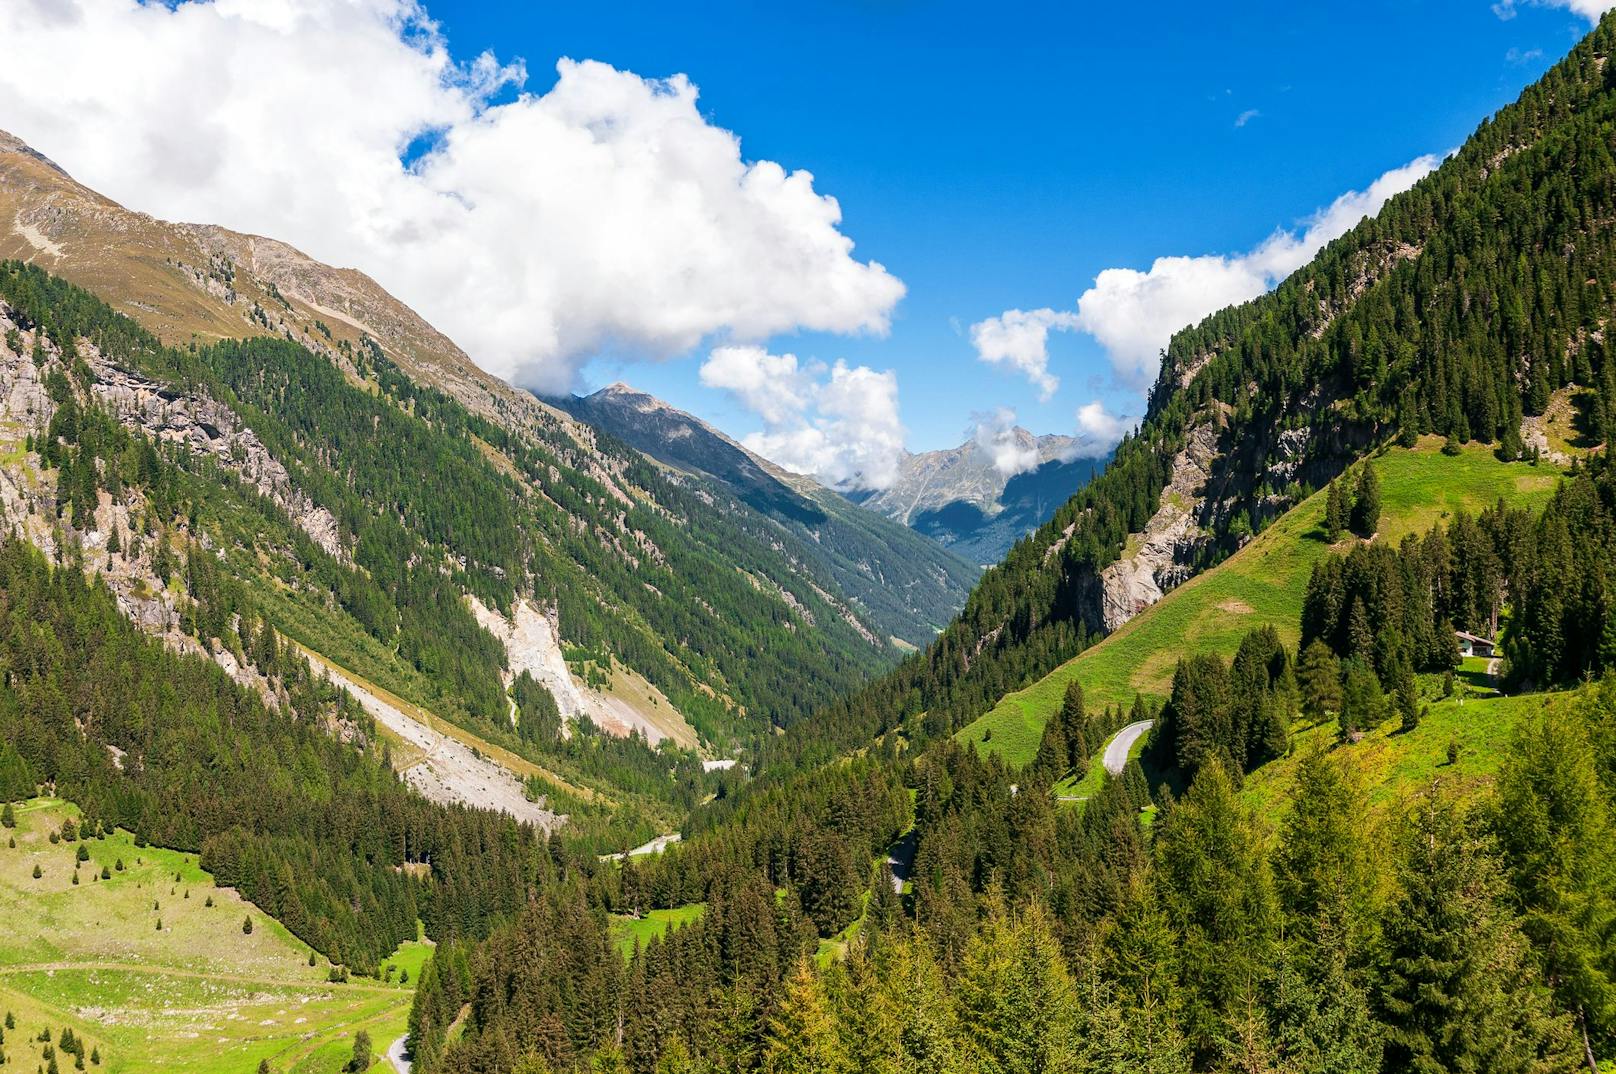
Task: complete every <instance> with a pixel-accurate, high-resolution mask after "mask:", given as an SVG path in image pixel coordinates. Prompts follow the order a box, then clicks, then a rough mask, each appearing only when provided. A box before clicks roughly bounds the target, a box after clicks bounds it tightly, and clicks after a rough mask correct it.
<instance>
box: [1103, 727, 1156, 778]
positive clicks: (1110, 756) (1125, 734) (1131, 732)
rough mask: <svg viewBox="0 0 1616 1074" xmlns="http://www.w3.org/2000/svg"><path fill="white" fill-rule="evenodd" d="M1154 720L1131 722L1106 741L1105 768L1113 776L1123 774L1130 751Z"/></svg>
mask: <svg viewBox="0 0 1616 1074" xmlns="http://www.w3.org/2000/svg"><path fill="white" fill-rule="evenodd" d="M1154 722H1155V721H1154V720H1140V721H1139V722H1137V723H1131V724H1129V725H1128V726H1127V727H1124V728H1123V729H1122V730H1120V731H1118V732H1117V733H1116V736H1115V737H1114V738H1112V739H1111V741H1110V742H1108V743H1106V746H1105V770H1106V771H1107V772H1109V773H1111V774H1112V775H1113V776H1120V775H1122V770H1123V769H1124V768H1125V767H1127V764H1128V753H1129V751H1131V750H1132V749H1133V744H1134V743H1135V742H1138V741H1139V736H1140V735H1143V734H1144V733H1145V732H1146V731H1148V730H1150V725H1151V724H1152V723H1154Z"/></svg>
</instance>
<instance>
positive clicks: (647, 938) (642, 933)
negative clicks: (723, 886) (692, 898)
mask: <svg viewBox="0 0 1616 1074" xmlns="http://www.w3.org/2000/svg"><path fill="white" fill-rule="evenodd" d="M706 912H707V904H706V903H704V902H693V903H689V904H687V905H685V906H675V907H674V908H673V909H671V910H647V911H646V912H645V913H644V914H643V915H641V916H639V917H634V916H633V915H631V914H613V915H612V926H611V927H612V939H614V940H616V941H617V946H618V949H619V950H621V951H622V952H623V957H624V958H628V957H629V956H630V955H632V954H633V953H634V948H635V947H644V946H645V945H646V944H648V943H650V942H651V941H652V940H653V939H654V938H657V937H661V936H666V935H667V934H668V933H669V932H672V931H673V930H674V929H676V928H679V927H680V926H682V925H688V924H690V923H691V922H692V921H698V920H700V918H701V916H702V915H703V914H705V913H706Z"/></svg>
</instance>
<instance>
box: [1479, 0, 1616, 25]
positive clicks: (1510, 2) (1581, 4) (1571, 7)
mask: <svg viewBox="0 0 1616 1074" xmlns="http://www.w3.org/2000/svg"><path fill="white" fill-rule="evenodd" d="M1524 2H1525V3H1528V4H1532V5H1534V6H1536V7H1558V8H1564V9H1566V10H1567V11H1570V12H1573V13H1575V14H1577V15H1581V16H1582V17H1583V18H1585V19H1587V20H1588V21H1589V22H1598V21H1599V18H1600V16H1601V15H1603V14H1604V13H1605V12H1607V11H1609V10H1610V9H1611V8H1613V7H1616V0H1524ZM1517 6H1518V3H1517V0H1498V2H1497V3H1495V4H1493V14H1494V15H1497V16H1498V17H1499V18H1500V19H1503V20H1505V21H1506V22H1507V21H1508V20H1510V19H1513V18H1514V17H1515V14H1516V8H1517Z"/></svg>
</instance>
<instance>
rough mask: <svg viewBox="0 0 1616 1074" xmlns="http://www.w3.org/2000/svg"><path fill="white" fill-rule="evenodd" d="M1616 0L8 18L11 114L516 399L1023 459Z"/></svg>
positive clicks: (868, 458) (232, 9)
mask: <svg viewBox="0 0 1616 1074" xmlns="http://www.w3.org/2000/svg"><path fill="white" fill-rule="evenodd" d="M1612 3H1616V0H1451V2H1445V3H1434V2H1422V0H1399V2H1385V0H1369V2H1360V3H1355V4H1350V5H1345V4H1307V3H1303V4H1297V3H1294V2H1290V3H1277V2H1267V0H1263V2H1257V3H1252V2H1244V3H1239V4H1233V5H1221V6H1220V5H1204V4H1193V5H1192V4H1181V3H1167V4H1161V3H1158V4H1149V5H1123V6H1120V7H1119V6H1116V5H1107V6H1091V5H1076V4H1060V5H1056V4H1050V5H1031V4H1019V3H998V4H991V5H988V4H981V3H960V2H953V0H948V2H942V0H939V2H929V3H923V2H919V0H891V2H878V0H823V2H820V3H817V4H811V5H785V4H767V3H707V4H701V5H675V4H667V3H665V2H664V3H647V2H638V0H635V2H629V3H614V4H607V3H595V4H545V3H525V2H524V3H515V2H511V3H490V2H486V0H484V2H478V3H470V2H462V0H252V2H250V3H247V2H242V0H184V2H174V0H137V2H135V3H131V2H130V0H52V3H49V4H27V3H24V4H6V3H0V40H28V41H30V42H31V47H30V48H29V49H27V50H22V51H20V52H17V53H15V54H14V55H11V56H8V62H7V63H6V64H4V65H0V128H4V129H6V130H9V131H11V132H12V133H14V134H16V135H18V136H19V137H22V138H23V139H25V140H27V141H29V142H30V143H32V144H33V145H34V146H35V147H36V148H38V149H40V150H41V151H42V152H45V153H46V154H47V155H49V156H51V157H52V158H53V159H55V160H57V161H59V162H60V163H61V164H62V165H63V166H64V167H66V168H67V169H68V170H69V171H70V172H71V173H72V174H74V175H75V176H77V177H78V178H80V179H81V180H83V181H84V182H86V183H87V184H88V185H90V186H92V187H94V188H95V189H97V190H99V191H101V192H102V193H105V194H107V195H109V196H111V197H113V198H116V199H118V200H119V201H121V202H123V203H124V204H126V205H129V206H131V207H133V208H136V209H141V210H144V211H146V212H150V213H153V214H155V215H158V216H162V217H166V218H169V219H182V220H190V221H200V222H207V223H217V224H221V225H224V226H226V227H231V228H235V229H237V230H242V231H248V232H253V233H257V234H264V235H271V236H274V237H276V238H281V239H284V240H286V241H288V242H291V243H293V244H294V245H296V246H299V247H300V248H302V249H304V250H305V251H306V252H308V253H310V254H311V255H313V256H315V257H316V258H319V259H320V260H323V261H327V262H330V263H333V264H338V265H344V266H353V267H357V268H359V269H362V270H364V271H365V272H367V273H369V274H370V275H372V276H373V277H375V278H376V279H377V280H378V281H379V282H380V283H381V284H382V285H383V286H385V287H387V288H388V289H389V290H391V291H392V292H393V293H394V294H396V295H397V296H398V297H400V298H401V299H403V300H404V301H405V302H407V303H408V304H410V305H411V306H412V307H414V308H415V309H416V310H417V311H418V312H420V313H421V314H423V315H424V316H425V317H426V318H427V319H428V320H429V321H431V322H432V323H433V324H434V325H436V326H437V327H438V328H440V329H442V330H443V331H445V332H446V333H447V334H448V335H449V336H450V337H452V338H453V339H454V340H455V341H456V342H457V343H459V344H460V345H461V346H462V347H463V348H464V349H465V350H466V351H467V352H468V353H469V354H470V355H471V357H472V358H473V360H475V361H477V362H478V363H479V364H481V365H482V366H483V367H484V368H486V369H489V370H490V371H492V372H495V373H497V374H499V375H501V376H505V377H507V378H509V379H511V380H512V381H514V382H516V383H518V384H522V385H524V386H528V387H533V388H535V389H536V390H541V391H547V392H556V391H560V390H564V389H566V388H569V387H572V388H580V387H581V388H586V389H587V388H589V387H599V386H602V385H604V384H606V383H608V382H609V381H611V380H614V379H625V380H628V381H629V382H631V383H633V384H635V385H637V386H639V387H642V388H645V389H647V390H649V391H652V392H654V393H656V394H658V395H660V396H662V397H664V398H666V399H668V400H670V401H671V402H673V403H674V404H676V405H678V406H681V407H684V408H686V409H688V410H691V411H694V412H695V413H697V414H699V415H701V416H703V417H706V418H708V419H709V420H711V421H713V422H714V423H715V424H716V425H718V426H719V427H720V428H722V429H724V430H725V431H727V432H730V433H731V434H733V435H736V436H737V437H744V438H746V442H747V443H748V444H749V445H751V446H753V447H755V448H756V449H757V450H759V451H761V452H763V453H765V454H768V455H770V457H772V458H775V459H776V460H777V461H781V462H784V463H786V464H787V465H791V466H793V467H795V468H798V469H801V470H803V471H805V472H812V473H816V474H818V475H819V476H820V477H821V478H822V479H824V480H827V481H830V482H836V483H844V484H865V485H880V484H881V483H882V482H883V481H885V480H890V478H891V476H892V474H893V472H894V467H895V464H896V459H897V457H898V453H899V452H900V451H901V450H902V448H903V447H905V446H907V447H909V448H911V449H915V450H925V449H930V448H937V447H945V446H952V445H954V444H957V443H959V442H960V441H961V439H962V438H964V437H965V436H966V435H967V432H968V430H975V431H976V435H978V437H979V438H980V439H985V440H986V441H987V442H989V443H991V444H993V445H994V446H995V448H996V450H995V455H996V457H1000V458H1003V459H1005V460H1007V465H1010V466H1016V465H1025V464H1026V461H1025V456H1024V455H1017V454H1016V453H1014V452H1009V453H1005V454H1001V453H1000V452H999V451H998V450H997V448H998V447H999V446H1001V442H999V441H995V440H993V438H992V435H991V434H992V433H993V432H994V430H995V429H999V430H1002V428H1003V427H1004V426H1005V423H1006V422H1007V415H1008V413H1009V412H1010V411H1012V410H1013V411H1014V413H1015V415H1016V416H1017V418H1018V419H1019V421H1020V423H1021V424H1023V425H1025V426H1026V427H1028V428H1030V429H1032V430H1033V431H1035V432H1040V433H1044V432H1062V433H1070V432H1073V431H1077V430H1079V429H1082V430H1084V431H1085V432H1086V433H1088V434H1089V435H1092V436H1096V437H1098V438H1099V439H1100V440H1101V441H1102V442H1104V441H1105V439H1106V438H1107V437H1109V436H1115V435H1118V434H1119V432H1120V429H1121V428H1122V424H1121V423H1120V422H1119V421H1118V419H1119V418H1120V417H1122V416H1125V415H1136V414H1138V413H1139V411H1140V410H1141V409H1142V401H1143V388H1142V385H1143V384H1145V383H1148V381H1149V379H1150V377H1151V375H1152V373H1153V371H1154V364H1155V363H1154V357H1155V354H1156V353H1157V349H1158V348H1159V346H1160V345H1161V343H1163V342H1165V339H1166V337H1167V335H1168V334H1169V333H1170V331H1171V329H1173V328H1176V327H1180V326H1181V325H1182V324H1184V323H1189V321H1191V320H1194V319H1198V318H1199V317H1200V316H1204V315H1205V314H1206V313H1209V312H1211V311H1212V310H1214V309H1216V308H1218V307H1219V306H1221V305H1224V304H1227V303H1228V302H1231V301H1239V300H1242V299H1245V298H1249V297H1252V296H1254V295H1255V294H1258V293H1260V292H1261V290H1262V289H1263V288H1264V287H1266V286H1271V285H1272V284H1273V283H1274V282H1276V281H1277V280H1278V279H1279V278H1281V277H1283V275H1284V274H1286V273H1288V272H1289V271H1292V270H1293V269H1294V268H1296V267H1297V266H1299V265H1301V264H1303V263H1305V261H1306V260H1307V258H1308V256H1310V253H1311V251H1312V250H1313V249H1315V248H1316V247H1317V246H1318V245H1319V244H1320V243H1322V242H1323V241H1327V239H1328V238H1330V237H1332V236H1333V235H1335V234H1339V233H1340V232H1341V231H1343V230H1345V228H1346V227H1348V226H1350V224H1351V223H1353V222H1355V220H1356V219H1357V218H1359V217H1361V216H1362V214H1363V213H1364V212H1365V211H1373V210H1374V209H1375V208H1376V207H1377V206H1378V205H1379V204H1380V203H1381V202H1383V201H1384V199H1385V198H1386V197H1387V196H1390V195H1391V194H1393V193H1395V192H1396V191H1397V190H1400V189H1405V188H1406V187H1407V186H1408V185H1410V184H1411V183H1412V182H1414V181H1415V180H1416V179H1417V178H1418V177H1419V176H1420V175H1421V174H1423V173H1424V172H1425V171H1426V170H1428V169H1429V168H1430V167H1432V166H1434V164H1435V163H1436V159H1437V158H1436V157H1435V156H1432V155H1433V154H1440V153H1442V152H1444V151H1446V150H1449V149H1452V148H1454V147H1457V146H1458V145H1459V144H1460V143H1461V142H1462V141H1463V140H1464V138H1465V137H1466V135H1467V134H1468V133H1469V132H1470V131H1471V130H1473V129H1474V128H1475V126H1476V124H1477V123H1478V122H1480V121H1481V120H1482V119H1483V118H1484V117H1485V116H1487V115H1488V114H1490V113H1491V112H1493V111H1495V110H1496V109H1497V108H1499V107H1500V106H1502V105H1503V104H1506V103H1507V102H1509V101H1510V100H1512V99H1513V98H1514V97H1515V96H1516V95H1517V94H1518V93H1519V91H1520V89H1521V88H1522V87H1523V86H1525V85H1526V84H1528V83H1529V82H1531V81H1532V80H1534V79H1535V78H1537V77H1538V76H1539V75H1540V74H1541V73H1542V72H1543V70H1544V69H1545V68H1546V67H1547V66H1548V65H1549V64H1551V63H1553V62H1554V61H1555V60H1557V59H1558V58H1559V57H1561V56H1562V55H1564V53H1565V52H1566V50H1567V49H1569V48H1570V46H1571V45H1572V44H1573V43H1574V42H1575V41H1576V40H1577V38H1578V37H1579V36H1580V35H1582V34H1583V33H1585V32H1586V31H1587V29H1588V27H1589V26H1590V25H1591V22H1590V20H1591V18H1593V17H1594V16H1595V14H1596V13H1597V12H1598V11H1601V10H1603V9H1604V8H1606V7H1608V6H1610V5H1611V4H1612ZM198 86H205V87H207V92H205V93H199V92H197V87H198ZM737 139H738V142H737ZM810 173H811V179H810ZM831 199H834V203H833V202H832V200H831ZM833 205H834V206H839V209H840V218H839V219H838V218H837V216H836V213H835V211H834V208H833ZM849 242H851V243H852V246H851V248H849V246H848V243H849ZM900 281H901V282H900ZM883 330H885V331H883ZM983 359H994V361H992V362H991V363H990V362H988V361H984V360H983ZM1057 383H1058V387H1057ZM984 415H986V416H988V417H987V420H986V422H985V425H981V424H979V421H978V419H979V418H982V417H983V416H984Z"/></svg>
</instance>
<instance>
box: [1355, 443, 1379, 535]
mask: <svg viewBox="0 0 1616 1074" xmlns="http://www.w3.org/2000/svg"><path fill="white" fill-rule="evenodd" d="M1379 528H1380V477H1379V476H1378V475H1376V473H1375V467H1374V464H1372V463H1367V462H1366V463H1364V464H1363V469H1361V470H1359V471H1358V488H1357V491H1356V492H1355V493H1354V495H1353V497H1352V532H1353V533H1356V534H1357V535H1358V536H1359V537H1362V538H1364V539H1365V540H1368V539H1369V538H1370V537H1373V536H1374V535H1375V531H1376V530H1377V529H1379Z"/></svg>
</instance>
